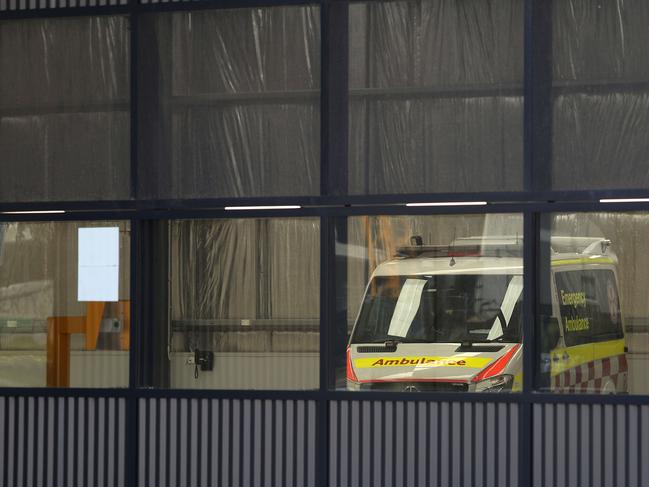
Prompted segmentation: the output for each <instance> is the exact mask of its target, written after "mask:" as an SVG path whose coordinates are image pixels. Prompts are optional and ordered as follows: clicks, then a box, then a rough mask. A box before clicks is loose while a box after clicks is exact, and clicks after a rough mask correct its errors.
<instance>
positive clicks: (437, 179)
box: [349, 0, 524, 194]
mask: <svg viewBox="0 0 649 487" xmlns="http://www.w3.org/2000/svg"><path fill="white" fill-rule="evenodd" d="M523 3H524V2H521V1H519V0H504V1H502V0H499V1H485V0H470V1H463V2H456V1H426V0H419V1H400V2H368V3H354V4H352V5H351V6H350V19H349V165H350V169H349V189H350V192H351V193H354V194H381V193H388V194H391V193H431V192H440V193H451V192H469V191H503V190H519V189H521V188H522V184H523V165H522V162H521V161H522V160H523V145H522V143H523V97H522V95H523V83H522V81H523Z"/></svg>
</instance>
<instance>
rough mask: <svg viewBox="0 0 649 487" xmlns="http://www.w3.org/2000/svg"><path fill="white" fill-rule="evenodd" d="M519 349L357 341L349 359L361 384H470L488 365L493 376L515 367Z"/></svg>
mask: <svg viewBox="0 0 649 487" xmlns="http://www.w3.org/2000/svg"><path fill="white" fill-rule="evenodd" d="M395 345H396V346H395ZM519 349H520V344H518V343H475V344H471V345H470V346H469V345H468V344H465V346H462V344H461V343H396V344H394V345H392V344H390V345H389V346H385V345H382V344H360V343H354V344H352V345H350V350H349V353H350V357H349V359H350V361H351V365H352V367H353V371H354V373H355V374H356V377H357V379H358V382H360V383H364V382H418V381H422V382H427V381H429V382H437V381H439V382H466V383H468V382H471V381H472V380H473V379H474V378H475V377H476V376H477V375H478V374H480V373H481V372H482V371H483V370H485V369H486V368H488V367H492V369H493V370H490V374H489V376H494V375H498V374H502V373H507V372H508V371H510V370H513V369H514V365H513V361H514V360H515V359H516V358H517V357H516V355H517V354H516V352H517V351H518V350H519ZM499 359H501V360H499ZM497 361H498V364H496V365H494V364H495V362H497ZM496 369H498V370H496Z"/></svg>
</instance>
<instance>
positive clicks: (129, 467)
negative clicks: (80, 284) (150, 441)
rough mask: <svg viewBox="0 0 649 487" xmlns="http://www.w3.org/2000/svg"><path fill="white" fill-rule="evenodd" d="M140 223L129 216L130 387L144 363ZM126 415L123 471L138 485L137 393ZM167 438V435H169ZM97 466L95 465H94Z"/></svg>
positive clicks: (131, 486) (133, 386)
mask: <svg viewBox="0 0 649 487" xmlns="http://www.w3.org/2000/svg"><path fill="white" fill-rule="evenodd" d="M141 225H142V222H141V221H140V220H137V219H131V220H130V227H131V239H130V256H131V262H130V273H131V275H130V280H129V282H130V290H129V296H130V298H131V304H130V311H129V312H130V315H131V317H130V321H131V326H130V330H129V351H128V354H129V391H134V390H135V389H136V388H137V387H138V386H139V385H140V379H141V366H140V358H141V357H142V353H141V349H142V347H143V342H142V340H141V334H142V332H141V326H140V325H141V323H142V320H141V318H142V316H143V315H142V313H141V311H142V299H141V297H142V295H143V291H138V290H143V289H147V288H145V287H140V286H141V285H142V284H144V283H143V282H142V279H143V273H142V268H143V265H144V260H141V259H140V258H139V256H141V255H145V254H143V253H142V252H140V249H141V241H140V239H141V232H140V230H141ZM125 403H126V404H125V407H126V419H125V426H126V432H125V447H124V452H123V453H122V455H124V457H125V458H124V475H125V476H126V478H125V485H126V487H136V486H137V485H138V471H137V470H138V455H139V441H140V438H139V418H138V414H139V399H138V398H137V396H136V395H135V394H132V395H129V397H127V398H126V399H125ZM167 441H168V437H167ZM96 468H97V467H96V466H95V469H96Z"/></svg>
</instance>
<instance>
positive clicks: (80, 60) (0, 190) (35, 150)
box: [0, 16, 131, 202]
mask: <svg viewBox="0 0 649 487" xmlns="http://www.w3.org/2000/svg"><path fill="white" fill-rule="evenodd" d="M129 58H130V55H129V21H128V18H127V17H113V16H101V17H72V18H60V19H36V20H20V21H18V20H6V21H1V22H0V72H2V76H0V152H1V154H2V164H1V166H0V171H1V172H0V174H1V176H2V177H0V199H1V200H2V201H5V202H18V201H56V202H59V201H69V200H124V199H128V198H129V197H130V191H131V184H130V176H131V169H130V167H131V166H130V148H129V140H130V136H129V133H130V100H129V98H130V95H129V94H130V91H129V90H130V88H129V69H128V68H129Z"/></svg>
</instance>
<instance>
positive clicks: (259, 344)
mask: <svg viewBox="0 0 649 487" xmlns="http://www.w3.org/2000/svg"><path fill="white" fill-rule="evenodd" d="M158 224H159V225H160V226H161V228H164V232H166V237H167V238H168V254H167V255H165V256H161V257H160V259H158V260H156V262H163V264H158V265H157V266H156V275H155V276H156V277H155V281H156V282H158V283H160V285H162V286H166V285H168V286H169V289H168V293H169V298H168V300H165V299H160V297H158V299H157V300H156V301H155V302H154V303H153V306H154V307H157V308H158V309H159V310H160V313H161V314H160V315H159V316H160V318H159V319H156V323H157V327H156V330H155V332H156V335H157V338H154V339H152V340H151V342H150V343H149V344H148V348H149V349H150V350H151V351H152V352H153V354H154V356H155V359H154V363H155V369H156V370H155V371H154V372H155V374H154V375H155V377H156V378H155V381H154V383H153V384H150V385H153V386H156V387H171V388H174V389H180V388H190V389H316V388H318V384H319V367H320V361H319V356H320V354H319V350H320V338H319V337H320V333H319V330H320V321H319V317H320V309H319V308H320V302H319V299H320V255H319V251H320V241H319V238H320V237H319V221H318V219H314V218H267V219H223V220H179V221H171V222H159V223H158ZM164 263H166V264H164ZM167 283H168V284H167ZM167 312H168V313H169V315H168V316H167V317H166V319H165V318H163V316H164V313H167Z"/></svg>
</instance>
